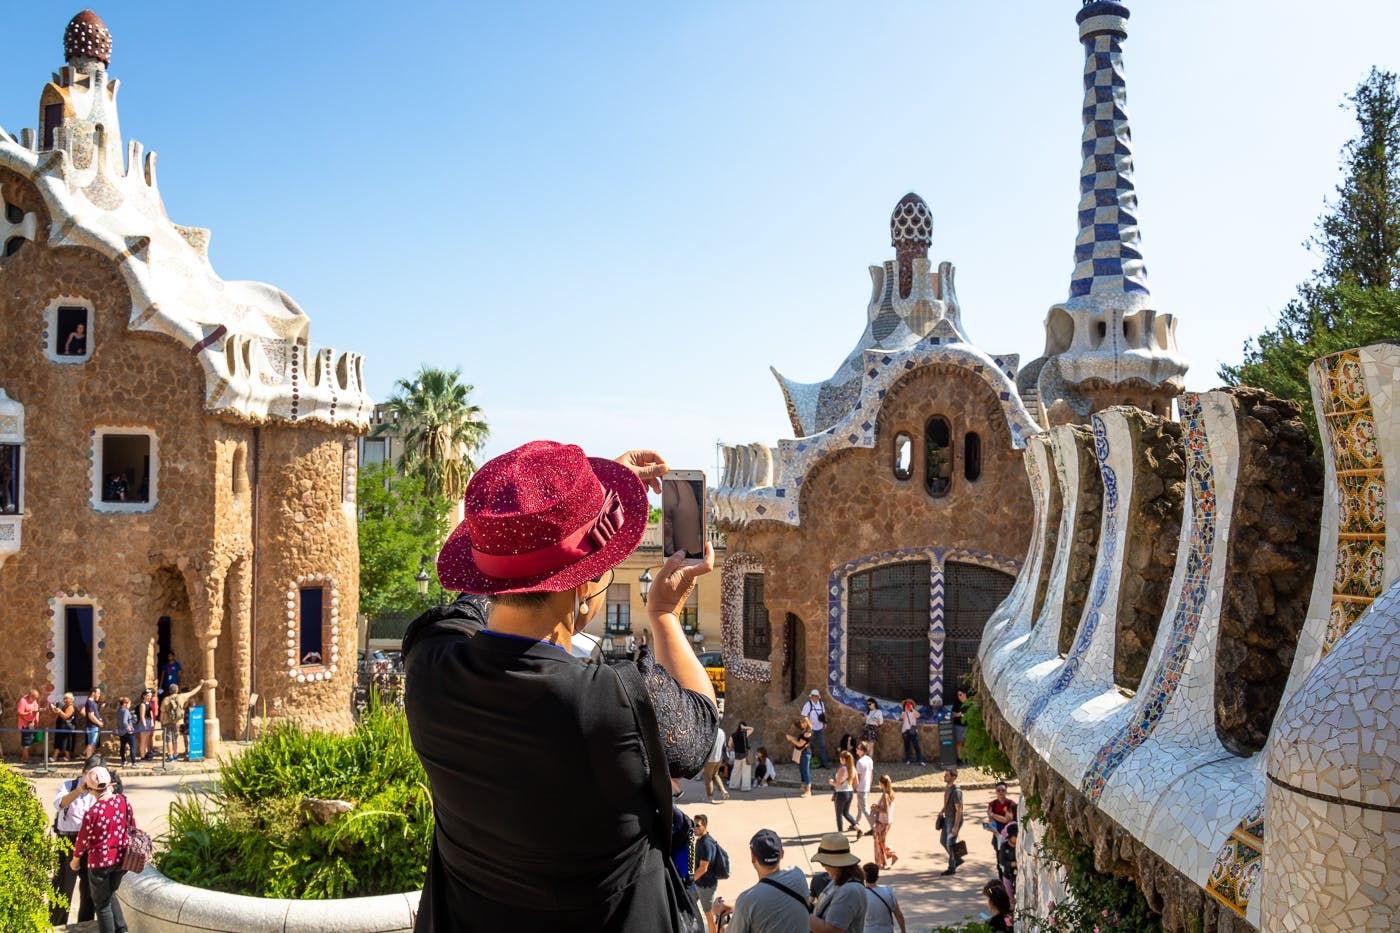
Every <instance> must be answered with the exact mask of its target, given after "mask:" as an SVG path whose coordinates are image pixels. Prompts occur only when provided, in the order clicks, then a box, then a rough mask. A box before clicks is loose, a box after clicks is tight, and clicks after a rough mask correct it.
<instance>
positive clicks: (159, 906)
mask: <svg viewBox="0 0 1400 933" xmlns="http://www.w3.org/2000/svg"><path fill="white" fill-rule="evenodd" d="M421 893H422V892H420V891H411V892H409V893H407V894H383V895H380V896H378V897H347V898H344V899H341V900H332V901H301V900H284V899H278V898H265V897H246V896H244V895H241V894H225V893H223V892H221V891H209V890H205V889H204V888H196V887H191V886H190V885H187V884H180V883H179V882H177V881H171V880H170V879H169V878H167V877H165V876H164V875H162V874H161V873H160V872H159V871H157V870H156V869H155V866H154V865H148V866H147V867H146V870H145V871H143V872H141V874H139V875H128V876H127V877H126V878H124V879H123V880H122V886H121V888H120V890H119V891H118V892H117V897H118V899H119V900H120V901H121V905H122V911H123V912H124V913H125V914H126V923H127V927H128V928H129V929H130V930H131V933H177V931H188V930H193V931H209V933H277V931H285V933H294V931H312V930H315V931H317V933H322V931H324V933H400V931H402V933H410V931H412V929H413V919H414V917H415V916H417V914H418V897H419V895H420V894H421Z"/></svg>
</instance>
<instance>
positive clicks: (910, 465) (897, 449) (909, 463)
mask: <svg viewBox="0 0 1400 933" xmlns="http://www.w3.org/2000/svg"><path fill="white" fill-rule="evenodd" d="M913 475H914V439H913V438H912V437H910V436H909V435H908V434H906V433H904V432H903V431H900V432H899V433H898V434H896V435H895V436H894V478H895V479H908V478H909V477H911V476H913Z"/></svg>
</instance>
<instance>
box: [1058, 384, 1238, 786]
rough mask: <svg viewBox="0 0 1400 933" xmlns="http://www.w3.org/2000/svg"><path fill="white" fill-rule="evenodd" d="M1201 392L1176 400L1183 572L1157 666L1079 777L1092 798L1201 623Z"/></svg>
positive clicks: (1204, 498) (1208, 540) (1207, 555)
mask: <svg viewBox="0 0 1400 933" xmlns="http://www.w3.org/2000/svg"><path fill="white" fill-rule="evenodd" d="M1202 409H1203V406H1202V404H1201V397H1200V396H1199V395H1196V394H1194V393H1192V394H1187V395H1183V396H1182V397H1181V401H1180V410H1181V420H1182V426H1183V427H1184V428H1185V443H1186V489H1187V494H1188V496H1189V497H1190V502H1191V512H1190V514H1191V531H1190V538H1189V539H1188V550H1187V553H1186V573H1185V576H1184V578H1183V580H1182V583H1181V592H1180V593H1178V594H1177V602H1176V611H1175V614H1174V615H1173V616H1172V621H1171V627H1170V630H1169V632H1168V634H1167V637H1166V639H1165V649H1164V650H1163V652H1162V654H1161V655H1160V656H1159V657H1158V659H1157V666H1156V667H1155V668H1154V669H1153V671H1152V674H1151V676H1150V677H1146V678H1144V679H1143V684H1144V685H1145V686H1144V687H1143V689H1142V690H1141V691H1139V693H1138V696H1137V699H1136V702H1135V705H1134V707H1133V711H1132V716H1133V719H1132V720H1131V721H1130V722H1128V723H1126V724H1125V725H1124V726H1122V727H1121V728H1120V729H1119V730H1118V732H1117V733H1116V734H1115V735H1114V736H1113V738H1111V739H1110V740H1109V741H1108V742H1107V743H1106V744H1105V745H1104V746H1103V747H1102V748H1100V749H1099V752H1098V754H1097V755H1095V756H1094V763H1093V764H1092V765H1090V766H1089V770H1088V771H1087V772H1085V774H1084V778H1083V779H1082V780H1081V781H1080V786H1079V790H1080V792H1081V793H1083V794H1084V796H1085V797H1087V798H1088V799H1089V800H1091V801H1092V802H1094V803H1098V801H1099V798H1100V797H1101V796H1102V795H1103V790H1104V787H1105V786H1107V784H1108V779H1109V778H1110V777H1112V775H1113V772H1114V771H1116V770H1118V767H1119V765H1121V764H1122V763H1123V762H1124V761H1125V760H1126V759H1127V757H1128V756H1129V755H1131V754H1132V753H1133V751H1134V750H1135V749H1136V748H1137V747H1138V746H1139V745H1141V744H1142V743H1143V742H1144V741H1146V739H1147V737H1148V736H1149V735H1151V734H1152V730H1153V729H1155V728H1156V727H1157V723H1158V722H1159V721H1161V719H1162V715H1163V714H1164V713H1165V712H1166V709H1167V704H1168V703H1169V702H1171V698H1172V696H1173V695H1174V694H1175V693H1176V689H1177V687H1178V686H1180V684H1181V675H1182V672H1183V671H1184V670H1185V668H1186V658H1187V655H1188V654H1189V653H1190V649H1191V642H1192V640H1193V639H1194V638H1195V637H1196V629H1197V628H1198V627H1199V626H1200V623H1201V610H1202V609H1203V608H1204V606H1205V603H1206V597H1207V595H1208V594H1207V590H1208V586H1209V583H1210V572H1211V566H1212V564H1213V561H1214V555H1215V473H1214V468H1213V466H1212V464H1211V460H1210V443H1209V439H1208V438H1207V436H1206V430H1205V417H1204V412H1203V410H1202Z"/></svg>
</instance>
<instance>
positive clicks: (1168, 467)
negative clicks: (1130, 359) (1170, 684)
mask: <svg viewBox="0 0 1400 933" xmlns="http://www.w3.org/2000/svg"><path fill="white" fill-rule="evenodd" d="M1124 411H1125V414H1126V417H1127V418H1128V419H1129V423H1130V424H1131V425H1133V430H1135V431H1136V432H1137V446H1136V448H1135V463H1134V475H1135V476H1136V479H1137V485H1136V486H1135V487H1134V489H1133V501H1132V503H1131V505H1130V508H1131V509H1132V512H1133V521H1132V523H1131V524H1130V525H1129V533H1128V538H1127V541H1126V542H1125V543H1124V546H1123V562H1124V564H1125V567H1124V573H1123V576H1122V584H1121V587H1122V588H1121V589H1120V590H1119V599H1118V627H1117V629H1116V634H1115V639H1116V640H1115V646H1114V654H1113V675H1114V677H1113V679H1114V682H1115V683H1117V684H1119V685H1121V686H1123V687H1124V688H1126V689H1128V690H1136V689H1137V688H1138V684H1139V683H1141V681H1142V673H1143V670H1144V669H1145V668H1146V667H1147V658H1148V655H1150V654H1151V652H1152V640H1153V638H1155V637H1156V634H1157V623H1158V621H1159V620H1160V619H1161V618H1162V609H1163V607H1164V606H1165V605H1166V603H1167V595H1168V593H1169V592H1170V590H1171V582H1172V569H1173V568H1174V567H1175V566H1176V542H1177V540H1178V539H1179V538H1180V537H1181V503H1182V499H1183V497H1184V495H1185V492H1186V462H1185V460H1184V459H1183V458H1182V455H1181V425H1180V424H1178V423H1176V422H1175V421H1168V420H1166V419H1165V418H1158V417H1156V416H1155V415H1149V414H1147V413H1146V412H1142V411H1139V410H1137V409H1125V410H1124Z"/></svg>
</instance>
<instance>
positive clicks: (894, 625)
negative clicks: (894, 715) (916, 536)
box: [846, 560, 931, 699]
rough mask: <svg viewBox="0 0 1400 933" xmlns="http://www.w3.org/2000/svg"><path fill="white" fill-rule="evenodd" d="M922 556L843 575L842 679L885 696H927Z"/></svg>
mask: <svg viewBox="0 0 1400 933" xmlns="http://www.w3.org/2000/svg"><path fill="white" fill-rule="evenodd" d="M930 578H931V570H930V565H929V562H928V561H926V560H920V561H910V562H908V563H902V564H886V565H884V566H883V567H874V568H872V569H870V570H866V571H864V572H862V573H853V574H851V576H850V577H849V578H848V580H847V595H846V625H847V628H846V645H847V658H846V664H847V668H846V684H847V686H849V687H850V688H851V689H852V690H855V691H857V692H859V693H864V694H873V695H875V696H878V697H885V698H887V699H899V698H901V697H915V698H922V697H926V696H928V686H929V669H928V668H929V659H928V658H929V642H928V632H929V585H930Z"/></svg>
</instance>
